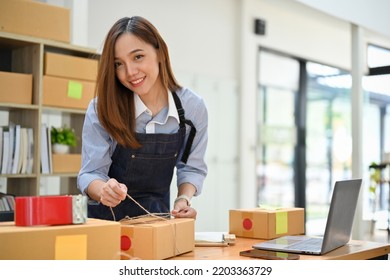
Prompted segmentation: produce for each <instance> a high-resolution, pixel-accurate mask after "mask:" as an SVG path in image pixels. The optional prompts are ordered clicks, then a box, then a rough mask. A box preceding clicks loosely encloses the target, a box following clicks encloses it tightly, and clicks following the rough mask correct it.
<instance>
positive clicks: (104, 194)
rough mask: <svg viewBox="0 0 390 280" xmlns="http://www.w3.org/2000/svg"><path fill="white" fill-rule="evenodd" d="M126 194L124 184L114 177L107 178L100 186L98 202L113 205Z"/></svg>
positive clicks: (123, 198) (119, 201)
mask: <svg viewBox="0 0 390 280" xmlns="http://www.w3.org/2000/svg"><path fill="white" fill-rule="evenodd" d="M126 196H127V187H126V185H125V184H121V183H119V182H118V181H117V180H115V179H109V180H108V181H107V182H106V183H104V184H103V185H102V186H101V189H100V203H102V204H104V205H106V206H109V207H115V206H117V205H118V204H119V203H121V202H122V200H125V199H126Z"/></svg>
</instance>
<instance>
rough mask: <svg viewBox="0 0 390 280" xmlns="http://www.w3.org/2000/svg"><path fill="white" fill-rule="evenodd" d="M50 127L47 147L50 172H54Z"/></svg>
mask: <svg viewBox="0 0 390 280" xmlns="http://www.w3.org/2000/svg"><path fill="white" fill-rule="evenodd" d="M50 130H51V129H50V127H48V128H47V149H48V154H49V173H53V154H52V150H51V133H50Z"/></svg>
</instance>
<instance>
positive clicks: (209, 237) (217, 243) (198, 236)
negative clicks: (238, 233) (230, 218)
mask: <svg viewBox="0 0 390 280" xmlns="http://www.w3.org/2000/svg"><path fill="white" fill-rule="evenodd" d="M234 242H235V236H234V235H232V234H227V233H224V232H195V246H196V247H205V246H209V247H225V246H229V244H234Z"/></svg>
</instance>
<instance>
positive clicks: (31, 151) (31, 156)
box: [26, 127, 34, 174]
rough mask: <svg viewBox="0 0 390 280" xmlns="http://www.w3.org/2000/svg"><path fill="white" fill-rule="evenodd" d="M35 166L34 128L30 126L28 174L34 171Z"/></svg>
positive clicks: (28, 133) (28, 135)
mask: <svg viewBox="0 0 390 280" xmlns="http://www.w3.org/2000/svg"><path fill="white" fill-rule="evenodd" d="M33 167H34V130H33V129H32V128H31V127H29V128H27V167H26V172H27V174H31V173H32V172H33Z"/></svg>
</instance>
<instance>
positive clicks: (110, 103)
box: [95, 16, 180, 148]
mask: <svg viewBox="0 0 390 280" xmlns="http://www.w3.org/2000/svg"><path fill="white" fill-rule="evenodd" d="M123 33H131V34H133V35H135V36H137V37H138V38H139V39H141V40H143V41H144V42H145V43H148V44H150V45H152V46H153V47H154V48H155V49H156V51H157V56H158V58H159V76H160V79H161V82H162V84H163V86H164V87H165V88H167V89H169V90H171V91H175V90H177V89H178V88H180V86H179V84H178V83H177V81H176V79H175V76H174V75H173V71H172V67H171V63H170V59H169V53H168V47H167V45H166V43H165V42H164V40H163V38H162V37H161V35H160V34H159V32H158V31H157V29H156V28H155V27H154V26H153V25H152V24H151V23H150V22H149V21H148V20H146V19H145V18H142V17H139V16H134V17H131V18H129V17H124V18H121V19H119V20H118V21H117V22H116V23H115V24H114V25H113V26H112V27H111V29H110V31H109V32H108V34H107V37H106V40H105V42H104V46H103V52H102V55H101V57H100V63H99V70H98V75H97V86H96V92H95V96H96V97H97V114H98V118H99V121H100V123H101V124H102V126H103V127H104V128H105V129H106V130H107V132H108V133H109V134H110V135H111V136H112V137H113V138H114V139H115V140H116V141H117V142H118V144H120V145H121V146H124V147H131V148H139V147H140V144H139V142H138V140H137V138H136V135H135V106H134V98H133V95H134V93H133V92H132V91H131V90H129V89H128V88H126V87H124V86H123V85H122V84H121V83H120V82H119V80H118V79H117V77H116V72H115V61H114V53H115V51H114V50H115V43H116V40H117V39H118V37H119V36H120V35H122V34H123Z"/></svg>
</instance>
